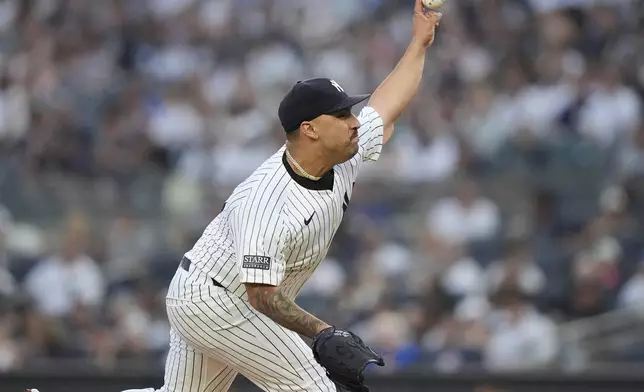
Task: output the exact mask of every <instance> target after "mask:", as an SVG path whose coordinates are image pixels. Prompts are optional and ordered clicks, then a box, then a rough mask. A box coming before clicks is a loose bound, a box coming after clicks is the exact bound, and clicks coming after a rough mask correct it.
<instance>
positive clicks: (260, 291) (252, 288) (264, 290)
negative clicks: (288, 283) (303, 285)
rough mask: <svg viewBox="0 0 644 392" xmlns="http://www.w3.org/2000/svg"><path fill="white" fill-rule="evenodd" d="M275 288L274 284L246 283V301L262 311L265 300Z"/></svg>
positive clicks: (264, 306) (264, 307)
mask: <svg viewBox="0 0 644 392" xmlns="http://www.w3.org/2000/svg"><path fill="white" fill-rule="evenodd" d="M277 289H278V288H277V287H276V286H270V285H265V284H251V283H247V284H246V295H247V296H248V303H250V306H252V307H253V308H255V309H256V310H258V311H260V312H262V313H264V309H266V303H267V300H268V299H269V298H271V296H272V295H273V294H274V293H275V291H277Z"/></svg>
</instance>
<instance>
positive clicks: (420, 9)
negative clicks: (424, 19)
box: [414, 0, 425, 15]
mask: <svg viewBox="0 0 644 392" xmlns="http://www.w3.org/2000/svg"><path fill="white" fill-rule="evenodd" d="M414 12H416V13H417V14H420V15H425V6H423V0H416V3H415V4H414Z"/></svg>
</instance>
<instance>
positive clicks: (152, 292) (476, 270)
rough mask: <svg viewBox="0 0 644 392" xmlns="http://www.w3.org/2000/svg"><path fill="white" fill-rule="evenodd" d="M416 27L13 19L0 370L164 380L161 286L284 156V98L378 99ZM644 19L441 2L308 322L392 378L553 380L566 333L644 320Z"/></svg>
mask: <svg viewBox="0 0 644 392" xmlns="http://www.w3.org/2000/svg"><path fill="white" fill-rule="evenodd" d="M412 5H413V1H412V0H397V1H392V0H389V1H384V0H326V1H318V2H313V1H296V0H103V1H82V0H4V1H0V204H2V205H3V207H2V208H1V209H0V371H7V370H12V369H20V368H22V367H25V366H26V364H33V363H34V361H37V360H39V359H40V360H42V359H51V360H54V361H56V362H57V363H63V361H65V360H69V361H73V360H91V361H92V362H93V363H95V364H96V365H97V366H102V367H110V366H114V365H115V364H117V363H119V362H120V361H125V360H137V361H150V362H151V363H152V364H154V366H161V365H162V364H163V361H164V359H165V353H166V350H167V347H166V346H167V344H168V331H169V326H168V323H167V321H166V317H165V314H164V311H165V310H164V295H165V287H166V285H167V283H168V282H169V280H170V278H171V277H172V274H173V273H174V271H175V270H176V268H177V266H178V262H179V260H180V258H181V256H182V254H183V253H184V252H186V251H187V250H188V249H189V248H190V246H192V244H193V243H194V240H195V239H196V238H197V236H198V235H200V233H201V230H202V229H203V228H204V227H205V226H206V225H207V223H208V222H209V220H210V219H212V218H213V217H214V216H215V215H216V214H217V212H218V210H219V209H220V208H221V204H222V202H223V200H225V198H226V197H227V195H228V194H229V192H230V190H231V189H232V187H234V186H235V185H236V184H237V183H238V182H239V181H240V180H242V179H243V178H244V177H245V176H246V175H248V174H250V173H251V172H252V170H253V169H254V168H255V167H256V166H257V165H259V164H260V163H261V162H262V161H263V160H264V159H265V158H267V157H268V156H269V155H271V154H272V153H273V152H274V151H275V150H276V149H277V148H279V146H280V145H281V144H282V143H283V138H284V136H283V132H282V130H281V129H280V126H279V122H278V121H277V116H276V110H277V105H278V103H279V100H280V99H281V97H282V96H283V94H284V93H285V91H286V90H287V89H288V88H289V87H290V86H291V85H292V84H293V83H294V82H295V81H296V80H298V79H303V78H307V77H314V76H327V77H331V78H333V79H335V80H337V81H338V82H339V83H340V84H341V85H343V87H344V88H345V89H346V90H347V91H354V92H356V93H360V92H368V91H372V90H373V89H374V88H375V87H376V86H377V85H378V83H379V82H380V81H381V80H382V79H383V78H384V77H385V76H386V75H387V74H388V72H390V71H391V70H392V69H393V67H394V66H395V64H396V62H397V60H398V59H399V57H400V55H401V54H402V53H403V51H404V50H405V47H406V44H407V42H408V40H409V38H410V33H411V9H412ZM643 11H644V10H643V9H642V4H641V2H640V1H636V0H633V1H630V0H606V1H598V0H593V1H591V0H588V1H585V0H505V1H503V0H458V1H448V2H447V5H446V7H445V8H444V11H443V21H442V24H441V27H440V31H439V33H438V38H437V40H436V42H435V44H434V46H433V47H432V48H431V49H430V51H429V54H428V58H427V70H426V73H425V79H424V82H423V87H422V91H421V92H420V93H419V95H418V97H417V98H416V99H415V100H414V102H413V103H412V104H411V107H410V108H409V110H408V111H407V112H406V114H405V115H404V118H402V119H401V120H400V121H399V123H398V124H397V127H396V134H395V136H394V138H393V139H392V141H391V143H390V144H388V145H387V146H386V150H385V151H384V154H383V156H382V157H381V159H380V161H379V162H377V163H375V164H371V165H370V166H369V167H368V168H366V169H365V170H364V173H363V178H362V181H359V182H358V184H357V185H356V191H355V192H354V194H355V195H354V198H353V200H352V203H351V207H350V208H349V210H348V212H347V217H346V218H345V221H344V223H343V225H342V227H341V229H340V231H339V232H338V234H337V236H336V240H335V243H334V245H333V248H332V250H331V252H330V254H329V257H328V259H327V260H326V261H325V262H324V263H322V264H321V266H320V267H319V269H318V270H317V271H316V273H315V275H314V278H313V279H312V280H311V281H310V282H309V283H308V284H307V286H306V287H305V288H304V290H303V292H302V293H301V296H300V297H299V299H298V301H299V302H300V303H301V305H302V306H303V307H304V308H306V309H307V310H310V311H312V312H313V313H316V314H318V315H319V316H321V317H323V318H325V319H326V320H328V321H329V322H332V323H336V324H338V325H344V326H346V327H348V328H351V329H353V330H354V331H355V332H356V333H358V334H359V335H361V336H362V337H364V339H365V340H366V341H367V342H369V343H370V344H372V345H373V346H374V347H376V348H377V349H379V350H381V351H382V352H385V353H386V354H387V358H388V360H387V363H388V366H387V367H386V368H385V370H384V371H395V370H397V369H401V368H412V367H418V368H420V369H425V370H426V369H433V370H441V371H455V370H458V369H462V368H463V367H464V366H474V367H483V368H484V369H487V370H490V371H515V370H530V369H544V368H549V367H556V366H558V363H559V359H560V358H561V357H562V355H565V353H562V347H564V346H563V345H562V344H561V341H560V338H561V337H560V334H559V330H558V326H559V325H561V324H562V323H567V322H569V321H571V320H576V319H582V318H588V317H593V316H597V315H600V314H604V313H606V312H610V311H612V310H615V309H622V308H632V309H644V235H643V234H644V226H643V225H644V118H643V117H642V100H643V99H644V12H643ZM640 331H641V329H640ZM642 341H644V339H642ZM643 353H644V346H642V345H637V344H631V345H629V346H628V350H623V349H622V350H617V351H616V352H614V353H611V356H609V357H607V358H605V359H606V360H611V361H618V360H624V361H626V360H629V361H638V360H639V361H644V355H643Z"/></svg>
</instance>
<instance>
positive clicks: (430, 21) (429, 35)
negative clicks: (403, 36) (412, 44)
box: [413, 0, 443, 48]
mask: <svg viewBox="0 0 644 392" xmlns="http://www.w3.org/2000/svg"><path fill="white" fill-rule="evenodd" d="M415 1H416V4H415V6H414V33H413V40H414V41H416V42H419V43H420V44H422V45H423V47H425V48H429V47H430V46H432V44H433V43H434V36H435V35H436V28H437V27H438V26H439V25H440V22H441V18H442V17H443V14H441V13H440V12H435V11H428V10H427V9H425V7H424V6H423V1H422V0H415Z"/></svg>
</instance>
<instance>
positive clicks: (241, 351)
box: [161, 266, 336, 392]
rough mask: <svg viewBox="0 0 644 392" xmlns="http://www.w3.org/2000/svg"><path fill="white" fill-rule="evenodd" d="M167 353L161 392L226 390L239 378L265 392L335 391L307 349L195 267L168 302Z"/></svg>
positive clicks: (179, 279) (175, 284)
mask: <svg viewBox="0 0 644 392" xmlns="http://www.w3.org/2000/svg"><path fill="white" fill-rule="evenodd" d="M166 305H167V311H168V318H169V320H170V325H171V331H170V335H171V336H170V352H169V354H168V358H167V361H166V368H165V381H164V386H163V387H162V388H161V392H218V391H228V389H229V388H230V385H231V384H232V382H233V380H234V379H235V377H236V376H237V374H241V375H243V376H245V377H246V378H248V379H249V380H250V381H252V382H253V383H254V384H255V385H257V386H258V387H260V388H261V389H262V390H264V391H270V392H273V391H293V392H295V391H301V392H305V391H306V392H313V391H315V392H336V388H335V386H334V384H333V383H332V382H331V381H330V380H329V379H328V378H327V377H326V375H325V372H324V370H323V369H322V367H320V366H319V365H318V363H317V362H316V361H315V359H314V358H313V354H312V352H311V349H310V348H309V346H308V345H307V344H306V343H305V342H304V341H303V340H302V339H301V338H300V337H299V335H298V334H297V333H295V332H293V331H290V330H287V329H285V328H283V327H281V326H280V325H278V324H276V323H275V322H273V321H272V320H270V319H269V318H268V317H266V316H264V315H263V314H261V313H259V312H257V311H256V310H255V309H254V308H252V307H251V306H250V305H249V304H248V302H247V301H244V300H242V299H241V298H239V297H237V296H235V295H233V294H230V293H228V292H227V291H226V290H224V289H222V288H220V287H217V286H214V285H213V284H212V281H211V279H210V278H209V277H208V276H206V275H205V274H203V273H201V272H200V271H199V270H198V269H197V268H194V266H193V268H191V269H190V272H187V271H185V270H183V269H181V268H179V269H178V270H177V273H176V274H175V276H174V278H173V279H172V282H171V283H170V287H169V290H168V295H167V299H166Z"/></svg>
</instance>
